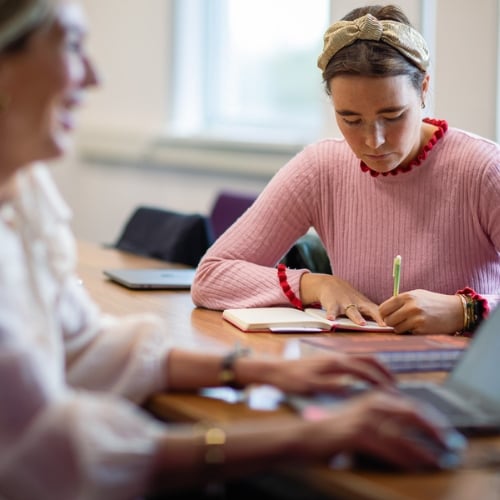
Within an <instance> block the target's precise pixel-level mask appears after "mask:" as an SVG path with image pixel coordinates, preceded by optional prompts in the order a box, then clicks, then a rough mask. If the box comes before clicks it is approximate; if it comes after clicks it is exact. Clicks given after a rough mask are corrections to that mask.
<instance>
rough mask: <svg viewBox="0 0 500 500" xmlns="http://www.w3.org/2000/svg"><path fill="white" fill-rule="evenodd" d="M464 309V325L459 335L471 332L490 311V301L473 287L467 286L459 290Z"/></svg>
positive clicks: (458, 293)
mask: <svg viewBox="0 0 500 500" xmlns="http://www.w3.org/2000/svg"><path fill="white" fill-rule="evenodd" d="M457 295H458V296H459V297H460V300H461V301H462V306H463V310H464V326H463V328H462V330H460V331H458V332H457V335H464V334H471V333H473V332H474V330H475V329H476V328H477V327H478V326H479V324H480V323H481V321H482V320H483V319H484V318H485V317H487V316H488V313H489V311H490V308H489V304H488V301H487V300H486V299H485V298H484V297H482V296H481V295H479V294H478V293H477V292H476V291H474V290H473V289H472V288H469V287H466V288H464V289H462V290H459V291H458V292H457Z"/></svg>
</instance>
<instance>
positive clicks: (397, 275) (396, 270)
mask: <svg viewBox="0 0 500 500" xmlns="http://www.w3.org/2000/svg"><path fill="white" fill-rule="evenodd" d="M392 278H393V280H394V288H393V292H392V294H393V295H394V296H396V295H397V294H398V293H399V280H400V279H401V255H396V257H394V264H393V266H392Z"/></svg>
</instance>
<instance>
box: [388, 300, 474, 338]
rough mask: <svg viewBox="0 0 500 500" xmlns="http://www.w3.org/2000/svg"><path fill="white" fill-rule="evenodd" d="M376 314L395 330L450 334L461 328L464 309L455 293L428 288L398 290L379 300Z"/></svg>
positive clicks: (421, 333) (400, 331) (422, 333)
mask: <svg viewBox="0 0 500 500" xmlns="http://www.w3.org/2000/svg"><path fill="white" fill-rule="evenodd" d="M379 312H380V315H381V316H382V318H383V320H384V321H385V323H386V324H387V325H388V326H392V327H394V331H395V332H396V333H404V332H411V333H414V334H417V335H424V334H451V333H455V332H456V331H459V330H461V329H462V328H463V324H464V313H463V306H462V301H461V299H460V297H459V296H458V295H444V294H442V293H435V292H430V291H428V290H412V291H410V292H404V293H400V294H399V295H396V296H395V297H391V298H390V299H387V300H386V301H385V302H383V303H382V304H380V307H379Z"/></svg>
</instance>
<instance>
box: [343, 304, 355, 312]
mask: <svg viewBox="0 0 500 500" xmlns="http://www.w3.org/2000/svg"><path fill="white" fill-rule="evenodd" d="M350 307H355V308H356V309H357V308H358V306H357V305H356V304H349V305H347V306H345V307H344V312H347V310H348V309H349V308H350Z"/></svg>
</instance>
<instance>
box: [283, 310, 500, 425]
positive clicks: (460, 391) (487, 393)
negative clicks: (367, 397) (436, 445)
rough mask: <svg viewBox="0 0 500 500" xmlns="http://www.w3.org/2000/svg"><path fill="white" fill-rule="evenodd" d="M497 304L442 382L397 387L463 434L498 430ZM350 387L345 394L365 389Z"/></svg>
mask: <svg viewBox="0 0 500 500" xmlns="http://www.w3.org/2000/svg"><path fill="white" fill-rule="evenodd" d="M499 366H500V307H497V308H496V309H495V310H494V311H493V312H492V313H491V315H490V317H489V318H488V319H487V320H484V321H483V322H482V324H481V325H480V327H479V328H478V330H477V331H476V333H475V335H474V338H473V340H472V341H471V343H470V345H469V347H468V348H467V350H466V351H465V352H464V354H463V355H462V356H461V358H460V360H459V361H458V363H457V364H456V365H455V367H454V368H453V370H452V371H451V372H450V373H449V375H448V377H447V379H446V380H445V382H444V383H443V384H437V383H433V382H425V381H419V380H415V381H405V382H401V383H399V384H398V387H399V388H400V390H401V391H402V392H403V393H405V394H407V395H409V396H411V397H414V398H416V399H418V400H422V401H426V402H427V403H429V404H431V405H432V406H434V407H435V408H437V409H438V410H439V411H440V412H441V413H443V414H444V415H446V416H447V418H448V419H449V421H450V423H451V424H452V425H453V426H454V427H455V428H457V429H459V430H461V431H462V432H464V433H466V434H473V433H499V432H500V377H499ZM366 390H367V388H366V386H364V387H356V386H354V387H353V390H352V391H351V392H349V394H350V395H351V396H352V395H355V394H358V393H359V392H365V391H366ZM345 397H346V396H345V395H342V396H335V395H327V394H325V395H323V394H320V395H317V396H314V397H313V398H307V397H301V396H294V395H291V396H289V397H288V402H289V404H290V405H291V406H292V407H294V408H295V409H297V410H299V411H304V409H305V408H306V407H308V406H311V405H316V406H317V405H320V406H326V407H328V406H335V405H336V404H338V403H339V402H340V401H342V400H344V399H345Z"/></svg>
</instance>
